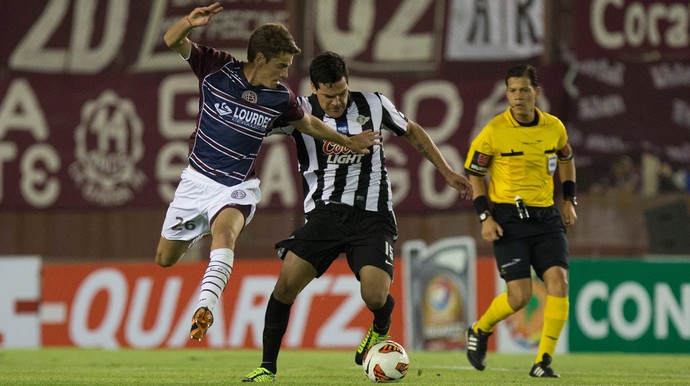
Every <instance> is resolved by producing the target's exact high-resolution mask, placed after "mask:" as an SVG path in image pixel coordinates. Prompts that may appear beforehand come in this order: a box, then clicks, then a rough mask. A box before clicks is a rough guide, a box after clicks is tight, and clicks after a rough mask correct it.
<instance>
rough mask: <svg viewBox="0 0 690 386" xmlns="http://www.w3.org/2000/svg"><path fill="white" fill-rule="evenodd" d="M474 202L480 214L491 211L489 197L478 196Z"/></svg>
mask: <svg viewBox="0 0 690 386" xmlns="http://www.w3.org/2000/svg"><path fill="white" fill-rule="evenodd" d="M472 203H473V204H474V209H475V210H476V211H477V214H479V215H481V214H482V213H484V212H491V208H489V199H488V198H486V196H478V197H477V198H475V199H474V201H472Z"/></svg>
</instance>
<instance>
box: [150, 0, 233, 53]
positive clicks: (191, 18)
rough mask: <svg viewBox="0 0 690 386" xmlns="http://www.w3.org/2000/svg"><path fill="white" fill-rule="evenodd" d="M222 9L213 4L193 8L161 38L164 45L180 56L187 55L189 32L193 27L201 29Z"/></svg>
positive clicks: (218, 4) (218, 5)
mask: <svg viewBox="0 0 690 386" xmlns="http://www.w3.org/2000/svg"><path fill="white" fill-rule="evenodd" d="M222 10H223V7H222V6H221V5H220V3H219V2H215V3H213V4H211V5H209V6H207V7H198V8H194V10H193V11H192V12H190V13H189V14H188V15H187V16H185V17H183V18H182V19H180V20H178V21H176V22H175V24H173V25H172V26H170V28H169V29H168V31H167V32H166V33H165V36H163V40H165V44H166V45H167V46H168V47H170V48H171V49H172V50H173V51H175V52H177V53H178V54H180V55H182V56H185V57H186V56H187V55H189V50H190V49H191V45H192V43H191V42H190V41H189V39H188V38H187V35H189V31H191V30H192V28H195V27H201V26H204V25H206V24H208V23H209V21H211V18H212V17H213V15H216V14H218V13H220V12H221V11H222Z"/></svg>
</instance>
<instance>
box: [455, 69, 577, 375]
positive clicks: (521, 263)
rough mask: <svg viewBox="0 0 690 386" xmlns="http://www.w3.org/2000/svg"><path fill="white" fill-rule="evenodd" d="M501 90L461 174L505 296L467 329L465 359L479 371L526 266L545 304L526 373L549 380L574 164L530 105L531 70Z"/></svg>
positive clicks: (516, 304)
mask: <svg viewBox="0 0 690 386" xmlns="http://www.w3.org/2000/svg"><path fill="white" fill-rule="evenodd" d="M505 84H506V98H507V99H508V104H509V105H510V107H508V109H507V110H506V111H505V112H504V113H502V114H500V115H498V116H496V117H495V118H494V119H493V120H491V121H490V122H489V123H488V124H487V125H486V126H485V127H484V128H483V129H482V131H481V132H480V133H479V134H478V135H477V137H476V138H475V139H474V140H473V141H472V144H471V145H470V150H469V154H468V156H467V160H466V161H465V169H466V170H467V172H468V174H469V178H470V182H471V183H472V188H473V191H474V197H473V198H474V206H475V208H476V209H477V213H478V214H479V221H480V222H481V224H482V225H481V227H482V231H481V233H482V238H483V239H484V241H487V242H492V243H493V246H494V254H495V255H496V265H497V267H498V270H499V274H500V275H501V278H503V280H505V282H506V287H507V292H506V293H504V294H501V295H499V296H498V297H496V298H495V299H494V300H493V301H492V303H491V305H490V306H489V309H488V310H486V312H485V313H484V314H483V315H482V316H481V317H480V318H479V320H478V321H477V322H476V323H475V324H474V325H472V326H470V327H469V328H468V330H467V335H466V337H467V359H468V360H469V361H470V363H471V364H472V366H474V367H475V368H476V369H477V370H484V368H485V367H486V351H487V344H488V340H489V336H490V335H491V333H492V332H493V330H494V327H495V326H496V324H498V323H499V322H500V321H502V320H504V319H506V318H508V317H509V316H510V315H512V314H514V313H515V312H517V311H519V310H520V309H522V308H523V307H525V306H526V305H527V303H528V302H529V301H530V299H531V298H532V275H531V268H534V271H535V272H536V274H537V276H538V277H539V278H540V279H541V280H543V282H544V285H545V287H546V304H545V306H544V326H543V328H542V334H541V340H540V342H539V350H538V352H537V357H536V359H535V361H534V364H533V365H532V369H531V370H530V373H529V375H530V376H532V377H551V378H556V377H558V375H557V374H556V373H555V372H554V371H553V369H552V368H551V360H552V357H553V353H554V351H555V349H556V344H557V343H558V338H559V336H560V334H561V330H562V329H563V326H564V325H565V322H566V321H567V320H568V241H567V239H566V237H565V228H566V227H570V226H573V225H575V222H576V221H577V214H576V213H575V206H576V205H577V201H576V199H575V160H574V159H573V152H572V149H571V147H570V145H569V144H568V135H567V133H566V130H565V126H564V125H563V123H562V122H561V121H560V120H559V119H558V118H556V117H555V116H553V115H551V114H548V113H545V112H543V111H541V110H539V109H538V108H537V107H536V102H537V98H538V97H539V94H540V93H541V89H540V87H539V78H538V76H537V71H536V69H535V68H534V67H532V66H530V65H519V66H515V67H512V68H511V69H509V70H508V74H507V76H506V78H505ZM556 170H558V175H559V177H560V180H561V182H562V183H563V196H564V200H563V201H564V204H563V207H562V210H561V213H559V212H558V210H557V209H556V207H555V206H554V199H553V195H554V181H553V180H554V175H555V173H556ZM487 172H488V173H489V176H490V177H489V185H488V198H487V187H486V185H485V181H484V177H485V175H486V174H487ZM489 199H491V201H492V202H493V203H494V206H493V210H492V209H491V207H490V206H489ZM530 267H531V268H530Z"/></svg>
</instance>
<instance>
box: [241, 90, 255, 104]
mask: <svg viewBox="0 0 690 386" xmlns="http://www.w3.org/2000/svg"><path fill="white" fill-rule="evenodd" d="M242 99H244V100H246V101H247V102H251V103H256V101H257V99H259V98H258V97H257V96H256V93H255V92H254V91H245V92H243V93H242Z"/></svg>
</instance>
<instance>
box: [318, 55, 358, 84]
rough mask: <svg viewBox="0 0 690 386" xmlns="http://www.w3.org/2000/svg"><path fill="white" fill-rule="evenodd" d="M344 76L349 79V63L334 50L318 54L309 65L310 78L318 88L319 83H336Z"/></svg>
mask: <svg viewBox="0 0 690 386" xmlns="http://www.w3.org/2000/svg"><path fill="white" fill-rule="evenodd" d="M343 77H345V80H346V81H349V77H350V75H349V73H348V70H347V63H345V59H344V58H343V57H342V56H340V55H338V54H336V53H335V52H333V51H325V52H322V53H320V54H318V55H316V57H315V58H314V59H313V60H312V61H311V64H310V65H309V78H310V80H311V83H312V84H313V85H314V88H316V89H317V90H318V88H319V84H330V83H335V82H338V81H339V80H341V79H342V78H343Z"/></svg>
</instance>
